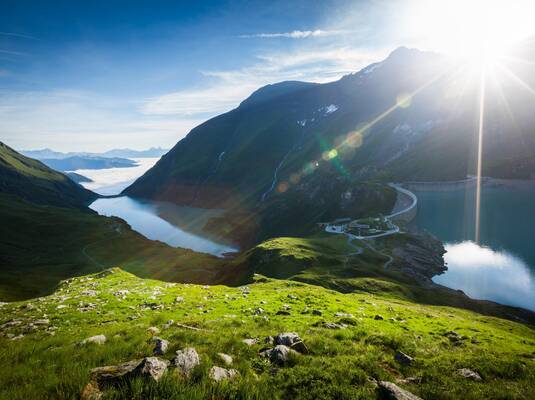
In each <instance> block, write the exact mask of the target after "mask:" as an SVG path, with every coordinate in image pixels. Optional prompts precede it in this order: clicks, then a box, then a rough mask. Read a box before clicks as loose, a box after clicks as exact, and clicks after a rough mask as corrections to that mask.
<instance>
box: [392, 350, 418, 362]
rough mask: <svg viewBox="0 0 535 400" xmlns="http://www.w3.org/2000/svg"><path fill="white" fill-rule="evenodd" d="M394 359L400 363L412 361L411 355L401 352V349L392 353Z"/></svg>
mask: <svg viewBox="0 0 535 400" xmlns="http://www.w3.org/2000/svg"><path fill="white" fill-rule="evenodd" d="M394 359H395V360H396V361H397V362H398V363H400V364H401V365H410V364H411V363H412V362H413V361H414V359H413V358H412V357H411V356H409V355H407V354H405V353H403V352H402V351H397V352H396V354H395V355H394Z"/></svg>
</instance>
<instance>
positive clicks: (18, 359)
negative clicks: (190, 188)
mask: <svg viewBox="0 0 535 400" xmlns="http://www.w3.org/2000/svg"><path fill="white" fill-rule="evenodd" d="M124 289H127V290H129V293H128V294H127V295H126V299H124V300H121V299H120V298H118V297H116V296H115V295H114V293H115V292H117V291H118V290H124ZM86 290H96V291H97V296H88V295H87V292H85V294H84V291H86ZM151 295H155V296H156V300H147V299H148V297H149V296H151ZM288 295H292V297H293V296H296V298H290V297H289V296H288ZM177 296H182V297H183V298H184V302H182V303H175V302H174V300H175V298H176V297H177ZM147 301H150V302H156V303H158V304H162V305H164V309H163V310H159V311H152V310H143V309H142V307H141V306H142V305H143V304H144V303H146V302H147ZM28 303H31V304H32V305H33V306H34V308H31V307H27V306H26V304H28ZM80 303H95V304H97V307H96V309H95V310H94V311H88V312H81V311H78V310H77V308H78V307H79V304H80ZM60 304H62V305H64V306H66V307H64V308H60V309H58V308H57V306H58V305H60ZM284 304H287V305H289V306H290V307H291V310H290V313H291V314H290V315H288V316H277V315H275V313H276V312H277V311H278V310H280V309H281V308H282V307H283V305H284ZM256 307H262V308H263V309H264V310H265V313H264V314H262V315H260V316H256V315H254V313H253V309H254V308H256ZM313 309H319V310H322V312H323V315H322V316H316V315H313V314H312V313H311V312H310V311H311V310H313ZM336 313H350V314H353V316H354V317H352V318H350V320H347V319H345V322H346V323H347V322H351V324H348V327H347V328H346V329H343V330H328V329H325V328H323V327H322V326H321V325H319V324H321V323H322V322H338V321H340V320H341V318H338V317H336V316H335V314H336ZM377 314H380V315H382V316H383V317H384V318H385V319H384V320H382V321H378V320H375V319H374V317H375V315H377ZM43 315H47V318H49V319H50V323H51V325H53V326H54V327H56V329H55V330H54V331H53V332H54V334H52V333H51V332H52V331H48V330H46V329H38V330H35V331H33V332H24V329H23V326H25V325H27V323H28V322H29V321H32V320H35V319H38V318H42V317H43ZM132 318H135V319H132ZM390 318H394V319H395V320H390ZM12 319H18V320H21V321H22V324H21V325H20V326H18V327H14V328H9V329H7V330H6V329H4V330H3V333H4V334H5V333H11V334H15V335H16V334H19V333H24V337H23V338H21V339H19V340H8V339H7V338H0V363H1V364H2V365H9V368H2V370H1V372H0V387H1V388H2V390H1V391H0V398H2V399H34V398H39V399H72V398H77V397H78V395H79V393H80V391H81V390H82V388H83V387H84V385H85V384H86V383H87V382H88V379H89V371H90V369H91V368H94V367H97V366H104V365H113V364H116V363H120V362H124V361H128V360H131V359H134V358H138V357H143V356H148V355H151V344H150V340H149V339H150V335H149V334H148V332H147V328H148V327H150V326H156V327H158V328H160V329H162V332H161V333H160V334H159V336H160V337H163V338H165V339H168V340H169V341H170V342H171V351H170V352H169V353H168V355H167V356H165V357H167V358H172V354H174V351H175V350H177V349H180V348H183V347H186V346H193V347H195V348H196V349H197V351H198V353H199V354H200V356H201V360H202V363H201V366H199V367H198V368H197V369H196V371H195V372H194V374H193V376H192V379H191V380H189V381H187V382H185V381H183V380H182V379H180V378H178V377H177V376H176V375H174V374H173V373H172V371H168V373H167V375H166V376H165V378H164V379H163V380H162V381H161V382H159V383H158V384H146V383H143V382H140V381H136V382H132V384H131V385H128V386H125V387H122V388H120V389H118V390H116V391H112V392H108V393H107V394H106V396H105V398H112V399H119V398H120V399H157V398H158V399H165V398H182V399H205V398H217V399H236V398H240V399H268V398H269V399H287V398H292V399H322V398H323V399H331V398H337V399H359V398H360V399H374V398H376V392H375V386H374V384H373V382H372V380H371V378H373V379H381V380H389V381H393V382H397V381H399V380H401V379H403V378H408V377H411V378H414V381H413V383H399V385H400V386H402V387H404V388H406V389H408V390H410V391H412V392H413V393H415V394H418V395H420V396H421V397H422V398H424V399H437V400H441V399H461V398H462V399H498V398H499V399H530V398H531V395H532V393H533V389H534V388H535V362H534V360H533V359H534V358H535V332H534V331H533V330H532V329H530V328H528V327H526V326H524V325H521V324H517V323H513V322H510V321H506V320H502V319H497V318H492V317H485V316H482V315H479V314H476V313H473V312H470V311H464V310H459V309H454V308H448V307H437V306H424V305H419V304H415V303H413V302H409V301H405V300H401V299H398V298H396V297H392V296H390V295H389V294H387V293H380V294H379V293H378V294H366V293H351V294H341V293H338V292H334V291H331V290H328V289H324V288H321V287H317V286H310V285H307V284H303V283H299V282H293V281H278V280H269V279H265V278H260V277H257V280H256V282H255V283H253V284H251V285H249V286H248V290H244V288H229V287H225V286H211V287H203V286H197V285H188V284H170V283H164V282H160V281H154V280H142V279H139V278H137V277H135V276H133V275H131V274H128V273H126V272H123V271H121V270H118V269H114V270H113V271H111V273H104V274H101V275H94V276H91V277H82V278H75V279H72V280H70V281H69V282H67V283H64V284H62V285H61V286H60V287H59V288H58V290H57V291H56V292H55V293H54V294H53V295H51V296H48V297H44V298H41V299H35V300H32V301H30V302H23V303H10V304H7V305H4V306H3V307H1V308H0V324H1V323H4V322H6V321H8V320H12ZM169 319H173V320H175V321H178V322H180V323H182V324H185V325H188V326H195V327H199V328H202V329H204V330H203V331H193V330H189V329H184V328H180V327H178V326H176V325H175V326H173V327H171V328H169V329H166V330H164V329H163V325H164V323H165V322H166V321H167V320H169ZM450 330H455V331H456V332H458V333H459V334H460V335H463V336H464V337H465V339H464V340H462V341H461V344H460V345H455V344H454V343H452V342H450V340H449V339H447V338H446V337H445V336H444V333H445V332H447V331H450ZM286 331H295V332H297V333H298V334H299V335H300V336H301V337H302V338H303V340H304V341H305V343H306V344H307V346H308V348H309V350H310V354H309V355H300V356H296V357H293V358H292V360H291V362H290V363H289V364H288V365H287V366H285V367H282V368H273V367H272V366H271V365H269V364H268V363H266V362H265V361H264V360H263V359H262V358H261V357H260V356H259V355H258V351H259V350H260V349H261V347H263V344H259V345H255V346H252V347H248V346H246V345H244V344H243V343H242V342H241V340H242V339H244V338H250V337H259V338H264V337H266V336H268V335H276V334H278V333H280V332H286ZM96 334H104V335H106V336H107V338H108V342H107V343H105V344H104V345H102V346H98V345H86V346H80V345H78V343H79V342H80V341H81V340H83V339H84V338H86V337H89V336H91V335H96ZM397 350H401V351H403V352H405V353H407V354H410V355H411V356H413V357H414V358H415V361H414V363H413V364H412V365H410V366H408V367H402V366H400V365H399V364H397V363H396V362H395V361H394V358H393V355H394V353H395V351H397ZM218 352H224V353H227V354H230V355H232V356H233V358H234V364H233V368H236V369H237V370H238V371H239V372H240V378H239V379H238V380H236V381H233V382H228V383H225V384H214V383H212V382H211V381H210V380H209V378H208V373H207V371H208V369H209V368H210V367H211V366H212V365H220V366H223V365H221V364H220V361H219V360H218V359H217V356H216V354H217V353H218ZM459 368H470V369H472V370H474V371H477V372H478V373H480V375H481V376H482V377H483V381H482V382H479V383H478V382H472V381H468V380H465V379H464V378H461V377H459V376H457V375H456V370H457V369H459Z"/></svg>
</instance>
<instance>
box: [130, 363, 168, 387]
mask: <svg viewBox="0 0 535 400" xmlns="http://www.w3.org/2000/svg"><path fill="white" fill-rule="evenodd" d="M168 365H169V361H167V360H161V359H159V358H158V357H145V358H144V359H143V360H142V361H141V363H140V364H139V365H138V366H137V367H136V368H135V369H134V370H133V371H132V375H133V376H136V377H138V376H139V377H144V378H151V379H153V380H155V381H156V382H157V381H159V380H160V378H161V377H162V376H163V374H164V373H165V371H166V370H167V366H168Z"/></svg>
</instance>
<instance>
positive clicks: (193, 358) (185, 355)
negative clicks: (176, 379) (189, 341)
mask: <svg viewBox="0 0 535 400" xmlns="http://www.w3.org/2000/svg"><path fill="white" fill-rule="evenodd" d="M200 363H201V360H200V358H199V354H197V351H196V350H195V349H194V348H193V347H187V348H185V349H182V350H177V352H176V356H175V358H174V359H173V365H175V366H176V367H177V368H178V369H179V370H180V372H181V373H182V374H184V375H186V376H188V375H189V374H190V373H191V371H192V370H193V369H194V368H195V367H196V366H197V365H199V364H200Z"/></svg>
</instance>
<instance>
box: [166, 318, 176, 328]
mask: <svg viewBox="0 0 535 400" xmlns="http://www.w3.org/2000/svg"><path fill="white" fill-rule="evenodd" d="M174 323H175V321H173V320H172V319H170V320H169V321H167V322H166V323H165V325H164V326H163V329H169V328H170V327H171V326H172V325H173V324H174Z"/></svg>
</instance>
